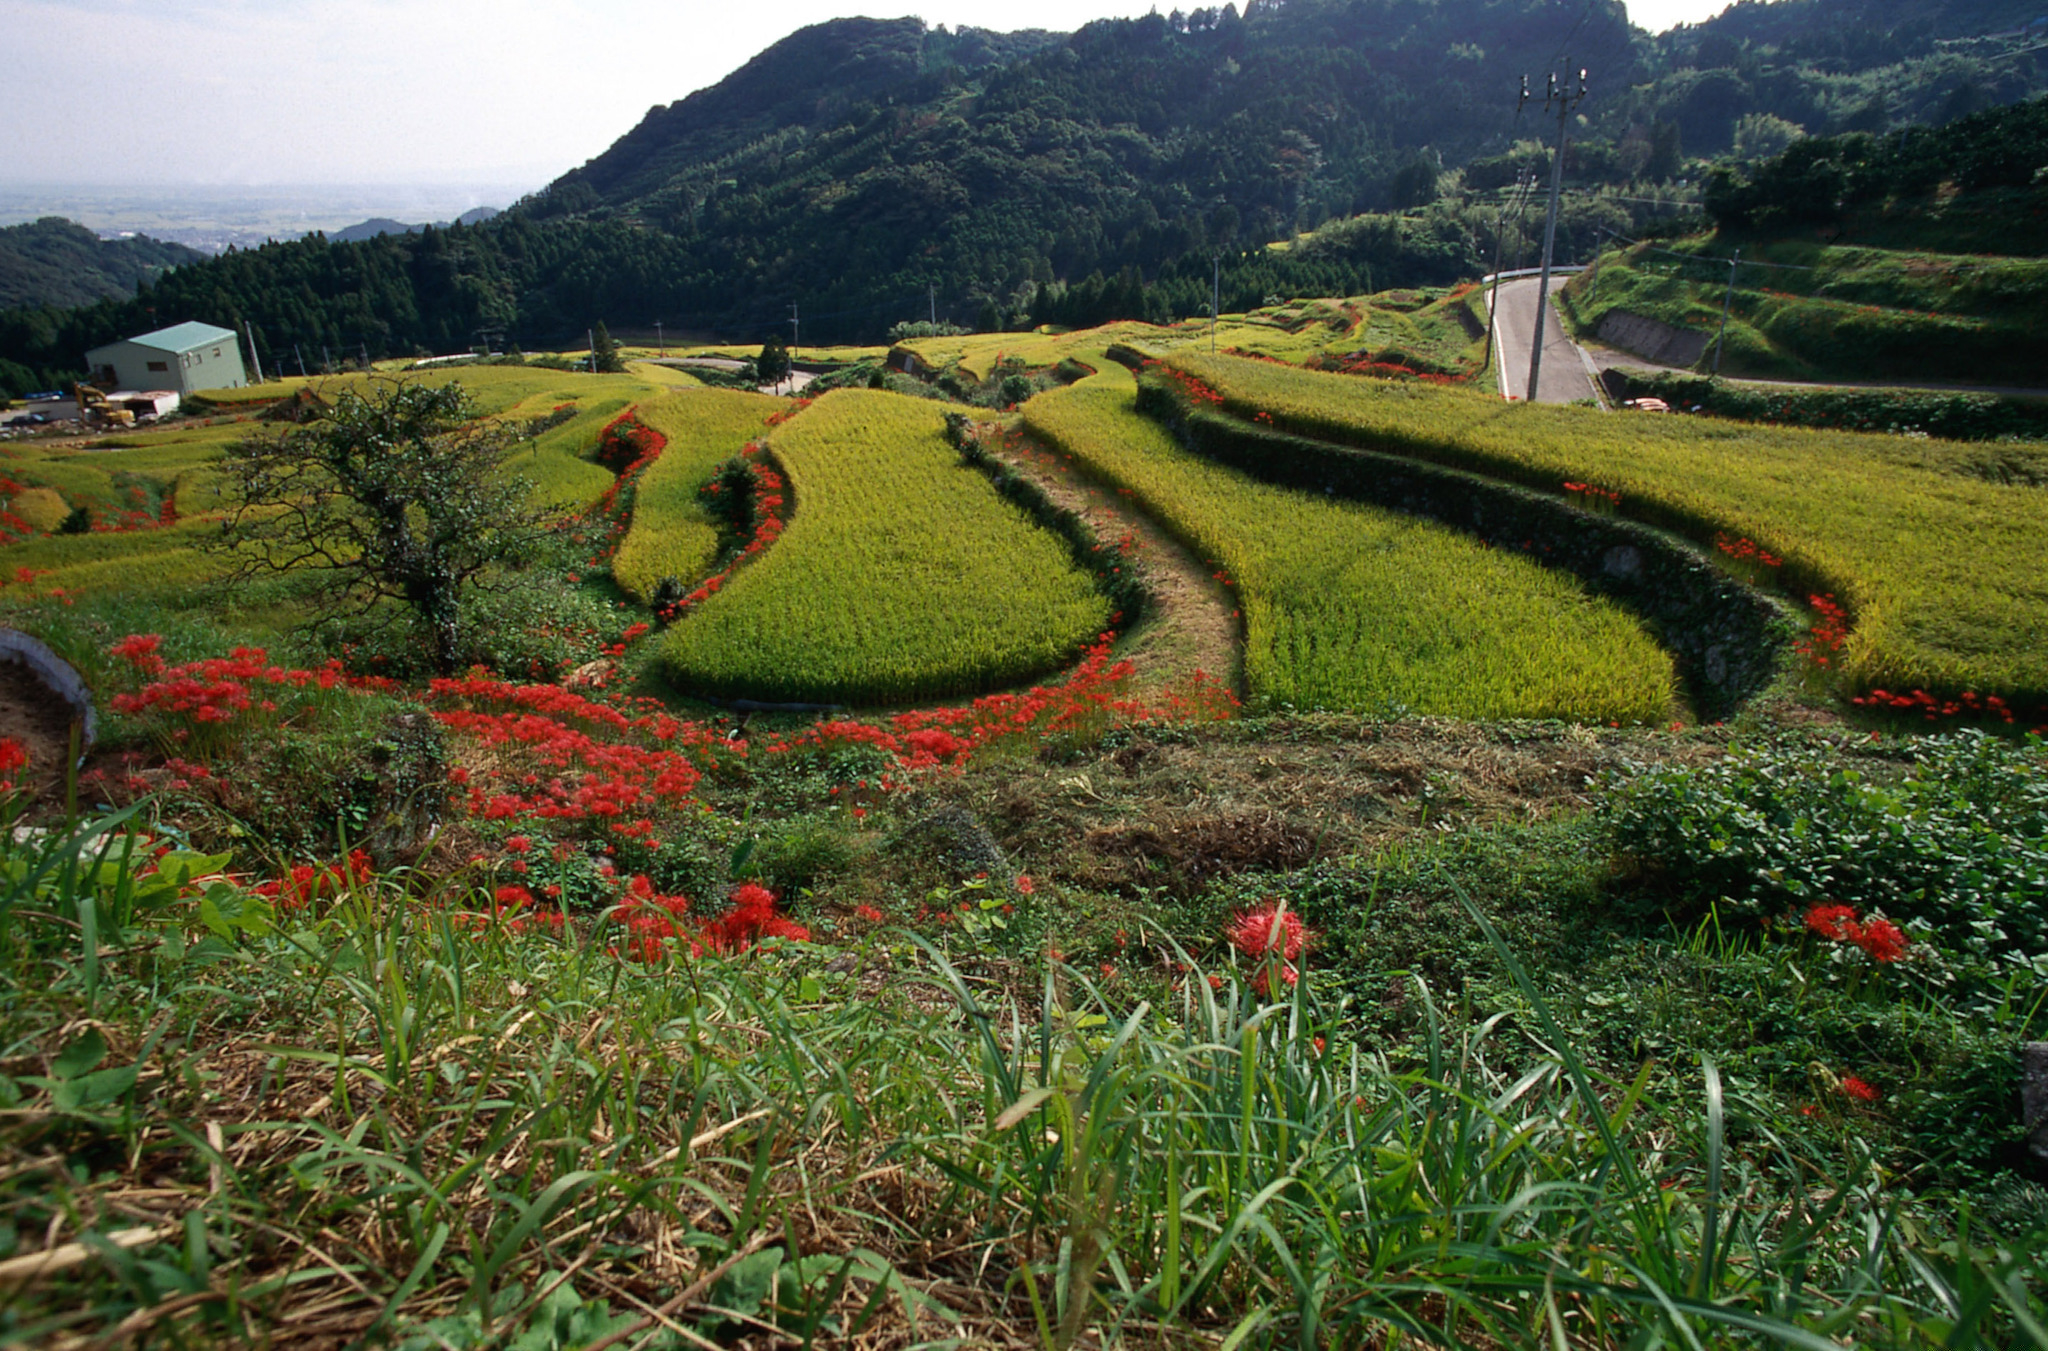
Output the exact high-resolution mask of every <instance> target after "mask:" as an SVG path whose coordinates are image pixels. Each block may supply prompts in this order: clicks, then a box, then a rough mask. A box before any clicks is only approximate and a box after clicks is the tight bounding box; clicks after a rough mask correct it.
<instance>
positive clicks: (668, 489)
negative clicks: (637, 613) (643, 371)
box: [612, 389, 786, 602]
mask: <svg viewBox="0 0 2048 1351" xmlns="http://www.w3.org/2000/svg"><path fill="white" fill-rule="evenodd" d="M784 407H786V405H784V404H783V403H782V402H781V401H779V400H776V399H772V398H769V397H768V396H766V395H760V394H747V393H742V392H739V391H736V390H717V389H710V390H702V391H692V392H687V393H681V394H672V395H669V396H668V397H666V398H662V399H656V400H653V401H651V402H648V403H645V404H642V405H640V406H639V407H638V408H636V409H635V416H636V417H638V418H639V419H640V420H641V421H642V422H643V423H645V424H646V425H647V426H649V427H651V428H653V429H655V430H656V431H658V432H659V433H661V435H662V436H663V437H664V438H665V440H666V444H665V445H664V447H663V449H662V452H661V455H660V457H659V458H658V459H656V460H655V462H654V463H653V464H651V465H649V466H648V467H647V470H646V472H645V473H643V474H642V475H641V476H640V479H639V481H638V483H637V484H636V486H635V488H634V496H633V523H632V526H631V528H630V529H629V530H628V531H627V533H626V538H625V540H624V542H623V543H621V544H620V545H619V551H618V553H617V555H615V556H614V558H613V560H612V575H613V577H615V578H616V579H617V580H618V583H619V586H620V588H621V589H623V590H624V591H625V592H626V593H627V594H628V595H630V596H633V597H635V598H636V599H638V600H641V601H643V602H644V601H651V600H652V599H653V598H654V596H655V593H656V591H657V590H658V589H659V588H660V587H661V585H662V583H663V580H664V579H670V580H672V581H673V582H674V583H676V584H679V585H685V584H686V585H694V584H695V583H696V582H697V581H698V580H699V579H700V578H702V577H703V576H705V575H706V574H707V573H709V572H710V571H711V565H712V563H713V561H714V560H715V559H716V557H717V553H718V524H717V520H716V518H715V517H714V516H713V514H712V513H711V512H710V511H709V510H708V509H707V507H706V504H705V501H704V497H703V492H702V490H703V489H704V487H705V486H706V485H707V484H708V483H709V482H710V481H711V478H712V473H713V471H714V470H715V469H717V467H718V465H719V464H720V463H721V462H723V461H725V460H728V459H730V458H732V457H733V456H735V455H737V454H739V452H740V449H741V448H742V447H743V446H745V445H746V443H747V441H748V440H749V439H750V438H752V437H754V436H757V435H759V434H760V433H762V432H763V431H764V430H765V428H764V427H763V425H762V424H763V423H764V422H765V421H766V420H767V419H768V418H769V417H770V416H772V415H773V414H774V413H775V412H777V411H779V410H781V409H783V408H784Z"/></svg>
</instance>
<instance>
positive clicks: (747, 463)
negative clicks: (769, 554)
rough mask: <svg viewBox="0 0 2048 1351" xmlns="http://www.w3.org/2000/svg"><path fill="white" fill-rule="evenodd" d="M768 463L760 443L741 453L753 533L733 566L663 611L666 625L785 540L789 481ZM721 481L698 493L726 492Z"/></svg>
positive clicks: (706, 580) (704, 582) (707, 580)
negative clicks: (746, 478)
mask: <svg viewBox="0 0 2048 1351" xmlns="http://www.w3.org/2000/svg"><path fill="white" fill-rule="evenodd" d="M771 420H772V419H771ZM766 459H767V451H766V448H764V447H763V446H761V445H760V444H759V443H758V442H748V443H747V445H746V447H745V448H744V449H742V450H741V451H740V455H739V460H738V461H737V463H738V464H739V465H740V467H741V468H742V469H743V470H744V472H745V473H746V475H747V477H748V478H749V479H750V480H751V481H752V483H753V487H752V489H751V493H752V496H753V515H754V533H753V534H752V535H750V536H749V537H748V538H747V542H746V544H745V545H743V546H742V547H741V549H740V551H739V553H738V555H736V556H735V557H734V558H733V560H732V561H731V562H730V563H728V564H726V565H725V567H723V568H721V569H720V570H719V571H717V572H715V573H713V574H712V575H711V576H709V577H707V578H705V579H704V580H703V581H702V582H700V583H698V585H697V589H696V590H694V591H692V592H691V593H690V594H689V595H687V596H684V597H683V598H682V599H681V600H679V601H677V602H676V603H675V604H674V605H670V606H666V607H664V608H663V609H662V610H661V611H660V612H659V613H660V615H661V617H662V619H663V620H664V621H666V622H673V621H675V620H677V619H680V618H682V617H683V616H684V615H686V614H688V613H689V612H690V611H691V610H694V609H695V608H696V607H697V606H699V605H702V604H703V603H704V602H705V601H707V600H709V599H710V598H711V597H713V596H715V595H717V594H718V592H719V591H720V589H722V588H723V587H724V586H725V584H726V582H727V581H729V580H730V579H731V578H732V575H733V573H734V572H736V571H738V570H739V568H740V567H741V566H742V565H743V564H745V563H746V562H747V560H749V559H751V558H755V557H758V556H759V555H760V554H761V552H762V551H763V550H764V549H766V548H767V547H768V546H769V545H771V544H773V543H774V542H775V541H776V540H778V539H780V538H782V529H783V525H784V524H785V523H784V520H783V515H782V509H783V507H784V506H786V505H787V504H788V502H789V481H788V480H787V479H785V478H784V477H783V476H782V475H781V473H780V472H778V471H776V470H774V469H771V468H769V467H768V464H767V463H766ZM722 479H723V475H721V476H720V477H719V478H714V479H712V480H711V482H709V483H707V484H705V485H704V486H703V487H702V488H701V489H699V490H698V491H699V492H700V493H704V494H707V495H708V494H715V493H720V492H723V491H725V487H724V483H723V482H722Z"/></svg>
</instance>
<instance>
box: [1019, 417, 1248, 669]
mask: <svg viewBox="0 0 2048 1351" xmlns="http://www.w3.org/2000/svg"><path fill="white" fill-rule="evenodd" d="M1008 426H1009V428H1010V429H1012V430H1014V432H1015V433H1016V434H1015V435H1013V436H991V437H990V438H989V439H988V441H987V443H986V444H987V445H988V448H989V450H990V451H991V452H992V453H993V454H994V455H995V456H996V457H997V458H998V459H1000V460H1001V461H1002V462H1003V463H1004V464H1006V465H1008V466H1009V467H1010V468H1011V469H1013V470H1014V471H1016V472H1017V473H1018V474H1020V475H1022V476H1023V477H1024V478H1026V479H1029V480H1030V481H1031V482H1032V483H1034V484H1036V485H1037V486H1038V488H1039V490H1040V491H1042V492H1043V493H1044V494H1045V495H1046V496H1047V497H1048V498H1050V499H1051V500H1052V501H1053V503H1054V505H1056V506H1060V507H1063V508H1065V509H1066V510H1068V511H1071V512H1074V513H1075V514H1076V515H1078V516H1080V517H1081V518H1082V519H1083V520H1085V521H1086V522H1087V523H1088V528H1089V529H1090V530H1092V531H1094V532H1095V537H1096V539H1098V540H1100V541H1101V542H1102V547H1103V548H1104V549H1105V550H1108V549H1118V548H1121V549H1122V550H1123V552H1124V556H1125V558H1126V559H1127V560H1128V561H1127V562H1126V563H1125V564H1124V565H1123V566H1125V567H1132V566H1135V567H1137V568H1139V569H1140V575H1141V576H1142V578H1143V580H1144V584H1145V590H1146V592H1147V593H1148V594H1149V595H1150V597H1151V599H1152V603H1153V609H1152V612H1151V613H1150V614H1147V615H1145V616H1143V617H1142V618H1141V619H1140V620H1139V621H1138V623H1137V624H1136V625H1134V626H1133V627H1132V628H1131V629H1130V630H1129V632H1127V633H1126V634H1125V635H1124V639H1123V642H1122V643H1120V644H1119V645H1118V651H1117V655H1118V656H1120V657H1128V658H1130V659H1131V660H1132V661H1133V662H1134V663H1136V665H1137V668H1138V685H1139V687H1140V688H1141V689H1145V690H1155V689H1161V688H1164V687H1167V686H1172V685H1180V684H1184V683H1186V682H1187V681H1188V680H1189V679H1191V678H1192V677H1193V676H1194V673H1195V672H1197V671H1201V672H1203V673H1205V674H1207V675H1209V676H1210V677H1212V678H1213V679H1216V680H1218V681H1222V682H1224V683H1226V684H1227V685H1228V686H1229V688H1230V689H1231V690H1233V691H1235V692H1236V693H1237V694H1239V695H1240V696H1241V695H1243V693H1244V658H1243V653H1244V648H1243V645H1242V644H1241V643H1240V642H1239V635H1240V633H1241V632H1242V621H1241V620H1240V618H1239V616H1238V610H1237V605H1238V601H1237V597H1236V596H1235V595H1234V594H1233V593H1232V592H1231V591H1230V589H1229V588H1228V587H1225V586H1224V585H1223V584H1222V583H1221V582H1219V581H1217V580H1216V577H1215V574H1214V571H1213V569H1211V568H1209V567H1208V566H1207V565H1205V564H1204V563H1203V562H1202V560H1201V559H1199V558H1197V557H1195V556H1194V555H1193V554H1191V553H1189V552H1188V551H1187V549H1185V548H1183V547H1182V546H1181V544H1180V543H1179V542H1178V541H1176V540H1175V539H1173V537H1172V536H1170V535H1168V534H1167V533H1166V532H1165V531H1164V530H1162V529H1160V528H1159V527H1158V526H1157V525H1156V524H1154V523H1153V521H1152V520H1151V518H1150V517H1148V516H1146V515H1145V514H1144V513H1143V512H1141V511H1139V510H1138V509H1137V508H1136V507H1135V506H1133V505H1132V503H1131V500H1130V497H1129V495H1128V494H1126V493H1121V492H1119V491H1118V490H1116V489H1114V488H1107V487H1104V486H1103V485H1102V484H1100V483H1097V482H1096V481H1095V480H1093V479H1092V478H1090V477H1088V476H1087V475H1086V474H1084V473H1082V472H1081V470H1080V469H1078V468H1076V467H1075V465H1074V464H1073V463H1072V461H1070V460H1069V459H1068V458H1067V457H1066V456H1065V455H1063V454H1061V453H1060V452H1058V451H1056V450H1053V449H1051V448H1049V447H1047V446H1046V445H1044V444H1043V443H1041V442H1039V441H1036V440H1034V439H1032V437H1031V436H1030V435H1029V434H1028V433H1025V432H1023V430H1022V428H1021V427H1018V426H1017V424H1016V423H1015V422H1014V421H1012V422H1011V423H1009V424H1008Z"/></svg>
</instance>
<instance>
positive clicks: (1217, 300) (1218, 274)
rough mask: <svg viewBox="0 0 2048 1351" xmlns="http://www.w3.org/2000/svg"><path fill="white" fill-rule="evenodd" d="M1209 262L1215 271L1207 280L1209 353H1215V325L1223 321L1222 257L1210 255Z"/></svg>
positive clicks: (1220, 255) (1217, 254)
mask: <svg viewBox="0 0 2048 1351" xmlns="http://www.w3.org/2000/svg"><path fill="white" fill-rule="evenodd" d="M1209 261H1210V262H1212V263H1214V264H1215V265H1216V271H1215V273H1214V274H1213V275H1211V276H1210V278H1209V351H1210V354H1211V355H1214V353H1215V351H1216V325H1217V324H1219V323H1221V322H1222V321H1223V255H1222V254H1220V253H1215V254H1211V255H1210V256H1209Z"/></svg>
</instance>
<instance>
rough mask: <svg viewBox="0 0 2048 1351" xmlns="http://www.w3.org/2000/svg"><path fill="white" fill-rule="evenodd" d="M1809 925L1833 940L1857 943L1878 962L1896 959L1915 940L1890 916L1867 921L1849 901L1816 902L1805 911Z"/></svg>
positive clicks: (1871, 958)
mask: <svg viewBox="0 0 2048 1351" xmlns="http://www.w3.org/2000/svg"><path fill="white" fill-rule="evenodd" d="M1806 927H1807V928H1808V929H1810V930H1811V931H1813V932H1814V933H1817V934H1819V935H1820V936H1821V937H1822V938H1825V939H1827V940H1828V941H1829V942H1830V943H1854V944H1855V945H1856V946H1857V947H1859V948H1862V949H1863V951H1864V952H1865V953H1867V954H1868V955H1869V957H1870V960H1872V961H1874V962H1877V963H1879V964H1881V965H1882V964H1888V963H1891V962H1896V961H1897V960H1899V958H1901V957H1903V956H1905V955H1906V950H1907V949H1908V948H1909V947H1911V946H1912V944H1911V943H1910V942H1909V941H1908V939H1907V938H1906V935H1905V934H1904V933H1903V932H1901V931H1900V929H1899V926H1898V925H1896V924H1894V923H1892V922H1891V921H1890V920H1888V919H1873V920H1871V921H1869V922H1868V923H1865V922H1863V921H1861V920H1859V919H1857V918H1856V911H1855V910H1854V909H1853V908H1852V907H1850V906H1846V905H1816V906H1814V907H1813V908H1812V909H1811V910H1808V911H1807V912H1806Z"/></svg>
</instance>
